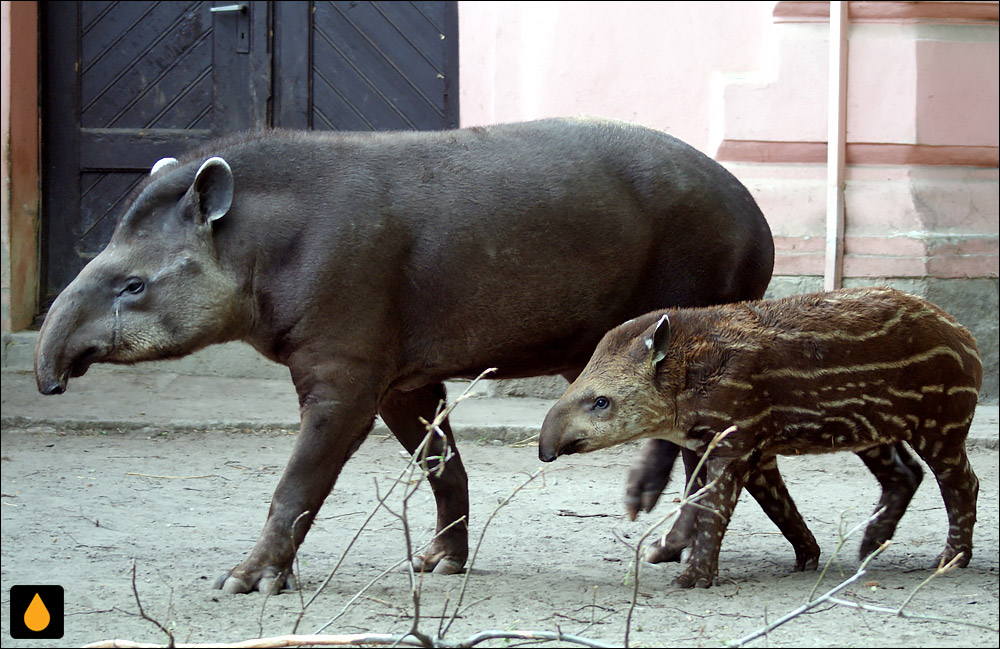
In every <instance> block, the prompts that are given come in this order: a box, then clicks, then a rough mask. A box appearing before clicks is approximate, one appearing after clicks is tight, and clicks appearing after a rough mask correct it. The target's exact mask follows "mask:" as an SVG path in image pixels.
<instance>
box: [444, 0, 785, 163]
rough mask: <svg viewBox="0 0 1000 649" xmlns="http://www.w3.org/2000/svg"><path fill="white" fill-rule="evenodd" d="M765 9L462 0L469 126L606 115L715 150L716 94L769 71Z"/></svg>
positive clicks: (464, 112)
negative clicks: (730, 82) (719, 87)
mask: <svg viewBox="0 0 1000 649" xmlns="http://www.w3.org/2000/svg"><path fill="white" fill-rule="evenodd" d="M771 4H772V3H768V2H459V35H460V53H459V63H460V68H461V79H460V82H459V88H460V92H461V97H460V105H461V120H462V125H463V126H475V125H481V124H491V123H499V122H513V121H519V120H528V119H537V118H541V117H550V116H556V115H581V114H588V115H598V116H602V117H613V118H618V119H623V120H628V121H634V122H639V123H642V124H645V125H648V126H652V127H655V128H659V129H662V130H666V131H669V132H670V133H672V134H674V135H676V136H677V137H680V138H681V139H683V140H685V141H687V142H690V143H691V144H692V145H694V146H696V147H698V148H700V149H703V150H705V149H707V147H708V144H709V137H710V136H709V131H710V127H711V123H710V119H709V117H710V114H711V107H712V101H711V98H712V94H713V92H714V91H715V90H714V86H715V85H716V84H718V82H719V81H720V79H721V78H723V77H724V76H725V75H739V74H745V73H751V72H754V71H756V70H757V69H759V68H760V67H761V66H762V65H763V60H762V59H763V57H764V54H765V49H764V47H763V45H764V43H763V36H764V31H765V27H766V23H767V22H768V21H769V19H770V9H771Z"/></svg>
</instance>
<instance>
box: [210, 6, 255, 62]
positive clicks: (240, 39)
mask: <svg viewBox="0 0 1000 649" xmlns="http://www.w3.org/2000/svg"><path fill="white" fill-rule="evenodd" d="M208 10H209V11H210V12H212V13H213V14H218V15H219V16H223V15H228V14H236V53H237V54H249V53H250V11H249V7H248V6H247V3H246V2H240V3H237V4H231V5H220V6H218V7H209V9H208Z"/></svg>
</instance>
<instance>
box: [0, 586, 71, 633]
mask: <svg viewBox="0 0 1000 649" xmlns="http://www.w3.org/2000/svg"><path fill="white" fill-rule="evenodd" d="M63 603H64V594H63V587H62V586H46V585H35V586H30V585H29V586H11V587H10V626H9V627H8V628H9V630H10V636H11V637H12V638H17V639H18V640H30V639H32V638H37V639H40V640H56V639H59V638H61V637H63V630H64V629H63Z"/></svg>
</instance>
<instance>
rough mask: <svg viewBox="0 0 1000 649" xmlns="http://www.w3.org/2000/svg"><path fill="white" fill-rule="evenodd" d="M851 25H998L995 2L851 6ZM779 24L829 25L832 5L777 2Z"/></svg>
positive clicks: (999, 6)
mask: <svg viewBox="0 0 1000 649" xmlns="http://www.w3.org/2000/svg"><path fill="white" fill-rule="evenodd" d="M847 15H848V19H849V20H850V21H851V22H875V23H877V22H892V23H901V22H902V23H928V22H933V23H949V24H997V23H998V21H1000V4H998V3H996V2H850V3H848V9H847ZM772 17H773V19H774V22H776V23H800V22H806V23H810V22H828V21H829V20H830V3H829V2H778V3H776V4H775V6H774V11H773V13H772Z"/></svg>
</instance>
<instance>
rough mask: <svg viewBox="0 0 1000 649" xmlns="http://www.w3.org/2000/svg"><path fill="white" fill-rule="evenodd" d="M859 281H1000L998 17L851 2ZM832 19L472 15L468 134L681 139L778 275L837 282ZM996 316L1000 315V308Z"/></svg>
mask: <svg viewBox="0 0 1000 649" xmlns="http://www.w3.org/2000/svg"><path fill="white" fill-rule="evenodd" d="M849 8H850V17H849V45H848V74H847V79H848V83H847V88H848V90H847V133H846V138H847V162H848V167H847V188H846V205H847V232H846V237H845V248H846V256H845V261H844V264H845V272H846V276H847V277H859V278H864V277H868V278H894V277H904V278H913V277H942V278H950V277H980V278H994V279H995V278H996V277H997V275H998V269H997V267H998V246H997V238H998V237H997V230H998V225H997V224H998V194H1000V191H998V178H997V164H998V163H997V149H998V124H1000V109H998V103H1000V102H998V96H1000V92H998V79H1000V69H998V60H1000V51H998V47H997V3H995V2H989V3H987V2H959V3H949V2H934V3H911V2H878V3H870V2H869V3H864V2H852V3H850V4H849ZM828 15H829V5H828V3H824V2H778V3H774V2H713V3H686V2H667V3H655V2H644V3H631V2H613V3H612V2H460V3H459V23H460V27H459V29H460V39H461V43H460V46H461V51H460V66H461V68H460V74H461V79H460V88H461V114H462V123H463V125H476V124H487V123H495V122H508V121H517V120H523V119H534V118H540V117H546V116H554V115H579V114H590V115H599V116H604V117H614V118H620V119H624V120H629V121H635V122H639V123H642V124H646V125H648V126H653V127H656V128H660V129H662V130H665V131H668V132H670V133H672V134H674V135H676V136H678V137H680V138H681V139H684V140H686V141H688V142H690V143H691V144H693V145H694V146H696V147H698V148H700V149H701V150H703V151H705V152H706V153H708V154H709V155H713V156H715V157H716V158H717V159H718V160H720V161H722V162H723V163H724V164H726V165H727V166H728V167H729V168H730V169H731V170H732V171H733V172H734V173H735V174H736V175H737V176H738V177H739V178H740V179H741V180H743V181H744V182H745V183H746V184H747V185H748V187H750V189H751V191H752V192H753V193H754V194H755V196H756V198H757V199H758V202H759V203H760V204H761V206H762V208H763V209H764V212H765V214H766V215H767V217H768V220H769V221H770V223H771V225H772V228H773V230H774V232H775V235H776V239H777V247H778V262H777V264H776V273H777V274H779V275H811V276H816V275H822V273H823V254H824V253H823V251H824V242H823V239H822V237H824V235H825V229H826V218H827V217H826V211H825V209H826V200H825V195H826V164H825V162H826V139H827V102H828V100H827V95H828V91H827V74H828V63H827V59H828V44H827V37H828V33H829V25H828ZM994 299H995V298H994Z"/></svg>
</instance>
